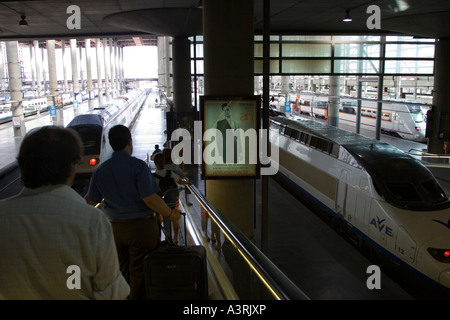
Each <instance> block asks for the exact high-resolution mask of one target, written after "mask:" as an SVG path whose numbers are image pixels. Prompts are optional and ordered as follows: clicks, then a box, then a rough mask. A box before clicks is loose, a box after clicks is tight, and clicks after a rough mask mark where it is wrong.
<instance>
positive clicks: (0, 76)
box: [0, 41, 6, 91]
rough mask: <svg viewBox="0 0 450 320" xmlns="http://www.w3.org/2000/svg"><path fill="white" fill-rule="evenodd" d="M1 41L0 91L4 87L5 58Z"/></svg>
mask: <svg viewBox="0 0 450 320" xmlns="http://www.w3.org/2000/svg"><path fill="white" fill-rule="evenodd" d="M3 51H4V50H3V42H1V41H0V91H2V90H4V89H5V88H6V76H5V62H6V58H5V55H4V54H3Z"/></svg>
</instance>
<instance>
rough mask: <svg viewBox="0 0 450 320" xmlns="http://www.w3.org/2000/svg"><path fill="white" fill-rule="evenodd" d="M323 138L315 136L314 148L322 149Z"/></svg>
mask: <svg viewBox="0 0 450 320" xmlns="http://www.w3.org/2000/svg"><path fill="white" fill-rule="evenodd" d="M325 142H326V141H325V140H323V139H320V138H317V143H316V148H317V149H319V150H321V151H323V148H324V144H325Z"/></svg>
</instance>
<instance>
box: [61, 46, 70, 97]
mask: <svg viewBox="0 0 450 320" xmlns="http://www.w3.org/2000/svg"><path fill="white" fill-rule="evenodd" d="M61 53H62V66H63V88H64V92H67V91H69V85H68V84H67V67H66V41H65V40H61Z"/></svg>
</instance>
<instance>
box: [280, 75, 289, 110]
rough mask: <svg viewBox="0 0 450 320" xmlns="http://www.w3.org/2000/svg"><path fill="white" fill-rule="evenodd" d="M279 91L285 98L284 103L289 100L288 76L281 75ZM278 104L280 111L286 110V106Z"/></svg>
mask: <svg viewBox="0 0 450 320" xmlns="http://www.w3.org/2000/svg"><path fill="white" fill-rule="evenodd" d="M281 93H284V95H285V97H286V100H285V102H284V103H285V105H286V103H287V102H289V76H281ZM285 105H284V106H280V111H281V112H286V107H285Z"/></svg>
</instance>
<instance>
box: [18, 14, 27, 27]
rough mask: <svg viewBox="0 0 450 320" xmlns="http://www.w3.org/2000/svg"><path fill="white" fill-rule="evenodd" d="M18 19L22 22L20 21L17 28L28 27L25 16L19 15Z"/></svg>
mask: <svg viewBox="0 0 450 320" xmlns="http://www.w3.org/2000/svg"><path fill="white" fill-rule="evenodd" d="M20 18H22V20H20V22H19V26H22V27H26V26H28V22H27V21H26V20H25V16H24V15H21V16H20Z"/></svg>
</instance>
